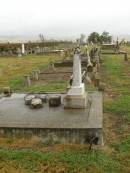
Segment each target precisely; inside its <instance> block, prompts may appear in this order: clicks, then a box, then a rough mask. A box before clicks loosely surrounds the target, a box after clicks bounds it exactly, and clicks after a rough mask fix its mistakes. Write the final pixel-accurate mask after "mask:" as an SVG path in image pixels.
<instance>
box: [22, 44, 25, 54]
mask: <svg viewBox="0 0 130 173" xmlns="http://www.w3.org/2000/svg"><path fill="white" fill-rule="evenodd" d="M22 55H25V45H24V43H22Z"/></svg>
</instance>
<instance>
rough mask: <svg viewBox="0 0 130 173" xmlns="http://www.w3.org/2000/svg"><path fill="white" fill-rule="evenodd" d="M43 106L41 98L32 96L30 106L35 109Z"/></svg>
mask: <svg viewBox="0 0 130 173" xmlns="http://www.w3.org/2000/svg"><path fill="white" fill-rule="evenodd" d="M41 107H43V102H42V99H41V98H33V99H32V100H31V108H34V109H37V108H41Z"/></svg>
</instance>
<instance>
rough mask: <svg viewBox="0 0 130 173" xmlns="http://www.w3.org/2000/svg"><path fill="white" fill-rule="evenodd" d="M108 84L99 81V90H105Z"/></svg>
mask: <svg viewBox="0 0 130 173" xmlns="http://www.w3.org/2000/svg"><path fill="white" fill-rule="evenodd" d="M105 87H106V84H105V83H104V82H99V86H98V91H104V90H105Z"/></svg>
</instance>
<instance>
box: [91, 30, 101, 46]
mask: <svg viewBox="0 0 130 173" xmlns="http://www.w3.org/2000/svg"><path fill="white" fill-rule="evenodd" d="M88 42H89V43H90V42H93V43H100V35H99V34H98V33H97V32H92V33H91V34H90V35H89V36H88Z"/></svg>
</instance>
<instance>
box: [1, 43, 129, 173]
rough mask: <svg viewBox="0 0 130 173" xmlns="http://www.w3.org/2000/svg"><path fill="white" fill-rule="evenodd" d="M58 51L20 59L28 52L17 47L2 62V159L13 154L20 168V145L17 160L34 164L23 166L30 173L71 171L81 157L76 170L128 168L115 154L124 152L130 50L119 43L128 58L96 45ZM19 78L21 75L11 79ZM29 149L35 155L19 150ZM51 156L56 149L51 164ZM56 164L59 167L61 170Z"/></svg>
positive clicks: (71, 47) (10, 165)
mask: <svg viewBox="0 0 130 173" xmlns="http://www.w3.org/2000/svg"><path fill="white" fill-rule="evenodd" d="M82 48H83V49H82ZM62 49H63V50H64V51H63V52H62V53H60V54H44V53H43V54H42V55H35V56H34V55H28V54H26V53H25V52H26V51H27V48H26V47H25V46H24V45H23V44H21V51H19V55H18V56H14V57H10V58H8V57H2V58H0V64H1V69H2V74H3V76H4V77H3V78H2V79H1V83H0V91H1V94H0V141H1V142H0V147H4V150H3V151H2V152H3V154H4V155H5V158H6V159H7V160H9V156H8V154H9V153H8V152H11V155H13V156H12V157H16V158H17V161H18V162H19V165H20V167H23V165H25V162H24V161H23V163H20V162H21V159H20V158H19V156H18V155H19V150H20V148H22V149H23V154H24V155H25V156H23V158H25V157H30V158H29V159H31V160H33V162H30V161H28V163H27V165H28V166H30V165H31V166H32V167H33V168H29V171H30V170H31V169H32V172H38V173H39V172H40V171H42V170H44V172H47V171H48V172H49V171H50V172H52V171H53V170H54V171H55V172H57V171H59V172H60V171H61V172H66V171H70V169H72V170H71V172H74V169H75V166H74V165H75V159H74V160H73V157H76V158H77V159H78V157H79V158H80V157H82V158H83V160H82V159H81V160H79V163H78V165H82V167H83V168H80V170H81V172H82V170H84V169H85V167H86V164H89V163H90V165H93V163H94V160H95V159H96V161H97V163H96V165H95V167H91V166H89V165H88V168H89V170H90V172H93V171H94V172H95V171H96V169H97V168H98V169H99V170H100V171H99V172H101V171H102V170H103V171H104V172H105V171H106V172H109V170H110V168H109V166H113V163H114V164H115V166H114V167H113V168H112V170H113V172H125V171H126V172H127V169H129V168H128V167H129V164H128V165H126V168H124V167H122V160H121V161H120V160H118V158H117V155H118V156H119V157H121V156H122V157H123V158H124V157H125V156H127V154H128V152H127V151H129V148H128V146H129V112H130V110H129V103H130V98H129V93H130V92H129V86H130V80H129V55H130V48H129V46H125V45H122V46H121V50H122V52H126V51H127V61H124V59H123V58H122V55H121V54H120V53H119V54H111V53H110V54H107V53H106V54H104V53H102V47H100V48H99V46H98V47H97V46H96V45H93V46H89V45H88V46H86V45H83V46H79V45H76V44H72V45H71V46H70V44H69V45H68V48H67V45H66V46H65V48H62ZM55 50H56V49H55ZM57 50H58V49H57ZM59 50H61V49H59ZM82 50H83V51H82ZM33 56H34V57H33ZM8 62H10V66H8ZM30 62H31V64H30ZM11 63H13V64H11ZM18 66H19V67H18ZM17 67H18V68H17ZM6 68H8V70H9V76H7V75H8V73H5V71H6ZM23 68H24V71H23V70H22V73H21V69H23ZM12 69H15V71H14V73H13V70H12ZM19 70H20V71H19ZM11 71H12V74H11ZM23 72H24V73H23ZM4 73H5V74H4ZM17 73H19V74H20V75H18V76H15V75H16V74H17ZM10 75H12V76H10ZM9 77H10V78H9ZM19 79H20V80H19ZM8 81H10V82H8ZM11 82H12V83H11ZM119 131H120V132H119ZM8 141H9V142H8ZM123 141H124V142H123ZM112 145H115V146H112ZM116 147H117V148H116ZM120 147H121V148H120ZM27 148H29V149H31V150H33V151H32V152H31V153H30V150H27V151H24V149H25V150H26V149H27ZM6 149H9V151H6ZM12 149H18V151H17V150H15V151H12ZM113 150H114V153H115V155H113ZM41 151H42V152H44V157H43V156H42V152H41ZM46 151H49V152H52V153H50V160H49V162H50V161H51V162H52V165H51V164H50V163H49V162H48V161H46V157H47V152H46ZM54 151H55V152H58V159H59V160H58V161H55V160H54V161H53V158H54V157H55V152H54ZM37 152H39V153H40V152H41V153H40V154H39V156H38V157H39V159H41V161H43V162H44V164H43V165H42V167H39V166H38V162H37V161H36V160H35V157H36V155H37ZM70 152H71V156H72V158H70V163H68V161H67V160H66V159H68V155H69V153H70ZM92 152H93V153H92ZM116 152H117V153H116ZM5 153H6V154H5ZM97 153H98V156H97ZM1 154H2V153H1ZM122 154H124V155H122ZM29 155H30V156H29ZM20 157H21V156H20ZM88 157H90V158H91V159H90V160H89V161H87V159H88ZM62 159H65V161H64V162H65V164H64V165H62V166H61V165H59V162H60V161H62ZM77 159H76V160H77ZM102 159H104V161H102ZM105 159H106V160H105ZM41 161H39V162H40V163H41ZM84 162H85V165H84ZM107 162H109V166H108V165H107ZM3 164H4V163H3ZM53 164H54V166H53ZM66 164H67V166H65V165H66ZM102 164H103V168H102ZM7 165H8V166H9V167H11V169H12V171H16V170H17V171H19V170H20V169H21V168H20V167H19V166H18V168H17V169H16V168H14V167H13V168H12V162H10V163H8V164H7ZM56 165H58V167H57V166H56ZM117 165H118V166H117ZM8 166H7V167H6V169H7V170H8V169H9V167H8ZM71 166H72V168H71ZM127 166H128V167H127ZM22 169H23V168H22ZM35 169H36V171H35ZM37 169H38V170H37ZM1 170H5V169H4V168H1ZM25 171H26V168H25ZM77 171H78V168H77Z"/></svg>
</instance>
